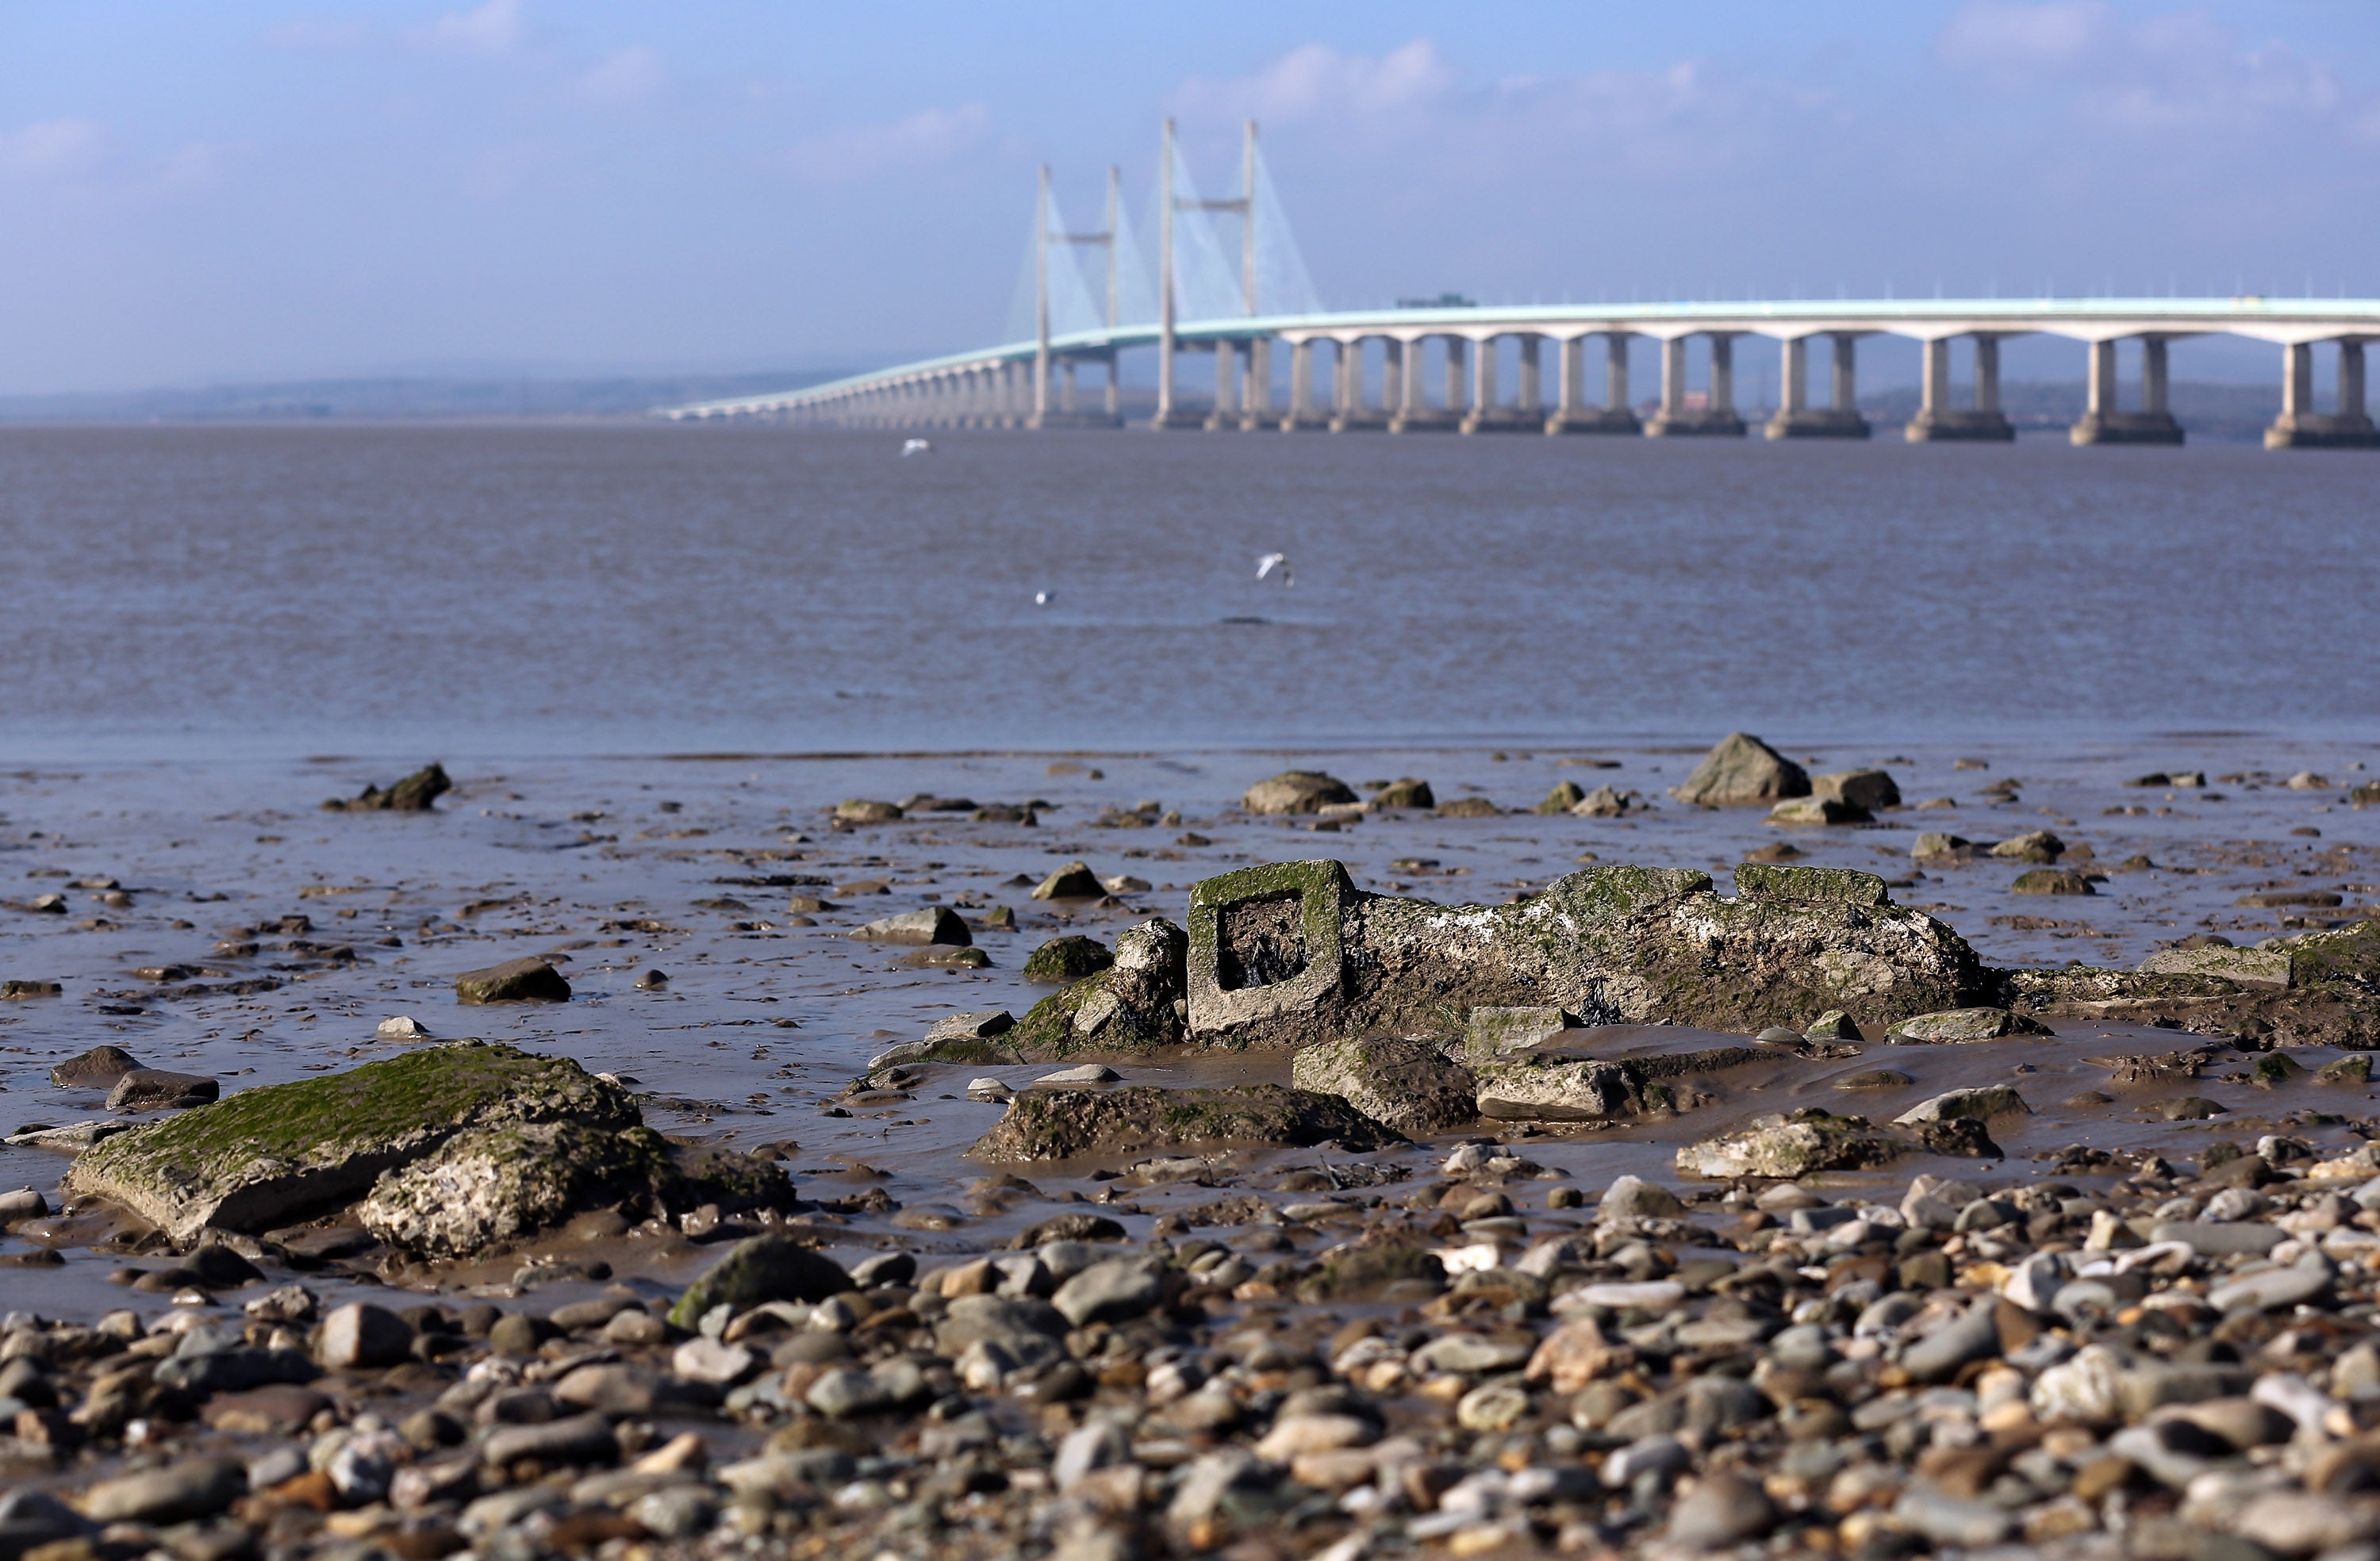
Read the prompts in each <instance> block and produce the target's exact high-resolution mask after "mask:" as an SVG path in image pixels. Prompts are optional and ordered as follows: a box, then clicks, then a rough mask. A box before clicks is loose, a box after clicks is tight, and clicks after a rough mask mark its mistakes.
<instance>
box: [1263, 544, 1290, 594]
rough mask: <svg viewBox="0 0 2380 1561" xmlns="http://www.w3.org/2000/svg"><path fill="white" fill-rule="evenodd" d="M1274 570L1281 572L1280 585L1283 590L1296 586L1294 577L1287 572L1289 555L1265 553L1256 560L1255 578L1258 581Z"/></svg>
mask: <svg viewBox="0 0 2380 1561" xmlns="http://www.w3.org/2000/svg"><path fill="white" fill-rule="evenodd" d="M1276 569H1278V570H1280V571H1281V588H1282V589H1283V590H1287V589H1288V588H1289V587H1293V586H1294V585H1296V584H1297V578H1296V576H1294V575H1292V574H1290V572H1289V555H1288V554H1287V553H1267V554H1265V555H1264V557H1262V558H1260V559H1258V560H1257V579H1259V580H1261V579H1263V578H1264V577H1265V576H1266V575H1269V574H1271V573H1272V572H1273V571H1274V570H1276Z"/></svg>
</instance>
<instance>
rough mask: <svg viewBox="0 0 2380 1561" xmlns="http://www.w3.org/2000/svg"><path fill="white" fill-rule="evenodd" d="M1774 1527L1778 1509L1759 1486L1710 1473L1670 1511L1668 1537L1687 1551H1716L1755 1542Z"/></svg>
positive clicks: (1696, 1483)
mask: <svg viewBox="0 0 2380 1561" xmlns="http://www.w3.org/2000/svg"><path fill="white" fill-rule="evenodd" d="M1776 1525H1777V1508H1776V1507H1775V1505H1774V1504H1773V1503H1771V1502H1770V1501H1769V1499H1768V1496H1767V1493H1766V1492H1764V1491H1762V1490H1761V1488H1760V1487H1759V1486H1758V1485H1755V1484H1754V1483H1753V1482H1751V1481H1749V1480H1745V1479H1743V1478H1741V1477H1739V1476H1737V1475H1733V1474H1709V1475H1706V1476H1704V1477H1703V1478H1702V1479H1700V1480H1698V1481H1696V1482H1694V1489H1693V1490H1691V1491H1689V1492H1687V1493H1686V1494H1684V1495H1683V1496H1682V1497H1681V1498H1680V1499H1679V1501H1678V1503H1677V1505H1676V1506H1675V1507H1672V1508H1671V1509H1670V1529H1669V1537H1670V1543H1673V1544H1679V1545H1683V1546H1685V1547H1687V1548H1688V1549H1690V1550H1718V1549H1722V1548H1724V1547H1726V1546H1729V1545H1733V1544H1741V1543H1743V1542H1744V1541H1746V1540H1754V1539H1758V1538H1759V1537H1760V1536H1761V1535H1763V1534H1766V1533H1767V1531H1769V1530H1770V1529H1772V1528H1774V1527H1776Z"/></svg>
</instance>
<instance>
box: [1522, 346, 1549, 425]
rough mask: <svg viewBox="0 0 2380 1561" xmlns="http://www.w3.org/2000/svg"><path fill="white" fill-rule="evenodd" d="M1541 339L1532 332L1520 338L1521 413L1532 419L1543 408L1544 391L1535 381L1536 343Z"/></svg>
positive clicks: (1536, 366)
mask: <svg viewBox="0 0 2380 1561" xmlns="http://www.w3.org/2000/svg"><path fill="white" fill-rule="evenodd" d="M1543 340H1544V338H1543V337H1540V336H1538V335H1537V334H1536V333H1534V332H1532V333H1529V334H1527V335H1524V336H1523V337H1522V338H1521V414H1522V416H1524V417H1529V418H1532V419H1534V418H1535V417H1536V415H1537V414H1538V413H1539V412H1542V411H1544V410H1545V393H1544V390H1543V388H1542V387H1541V386H1540V385H1539V384H1538V382H1537V368H1538V364H1537V351H1538V344H1539V343H1540V342H1541V341H1543Z"/></svg>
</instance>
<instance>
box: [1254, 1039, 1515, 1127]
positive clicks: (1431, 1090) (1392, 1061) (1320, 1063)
mask: <svg viewBox="0 0 2380 1561" xmlns="http://www.w3.org/2000/svg"><path fill="white" fill-rule="evenodd" d="M1290 1080H1291V1082H1292V1083H1294V1084H1296V1085H1297V1087H1298V1088H1299V1089H1306V1090H1318V1091H1320V1092H1321V1093H1322V1094H1324V1095H1337V1096H1339V1098H1341V1099H1342V1100H1344V1101H1345V1102H1346V1103H1347V1104H1348V1105H1350V1106H1353V1107H1354V1108H1355V1109H1356V1110H1358V1111H1361V1112H1362V1113H1363V1114H1364V1115H1366V1117H1369V1118H1371V1119H1373V1120H1374V1121H1376V1122H1384V1123H1386V1124H1387V1125H1388V1126H1390V1127H1392V1128H1394V1129H1396V1130H1397V1131H1399V1132H1403V1133H1433V1132H1446V1131H1451V1130H1452V1129H1455V1128H1459V1127H1464V1126H1467V1125H1469V1123H1470V1122H1471V1121H1472V1119H1474V1118H1475V1117H1476V1116H1478V1114H1479V1112H1478V1107H1477V1106H1476V1104H1475V1093H1476V1088H1477V1085H1476V1082H1475V1080H1474V1078H1473V1077H1472V1073H1471V1070H1469V1069H1468V1068H1465V1067H1463V1065H1462V1064H1461V1063H1459V1062H1452V1061H1450V1060H1448V1059H1447V1058H1446V1057H1445V1055H1444V1054H1443V1053H1441V1052H1439V1049H1438V1048H1437V1047H1433V1046H1431V1045H1430V1044H1429V1043H1428V1042H1427V1041H1420V1040H1415V1039H1413V1038H1411V1037H1410V1036H1404V1035H1346V1036H1342V1037H1341V1038H1339V1039H1337V1040H1332V1041H1325V1042H1323V1043H1322V1044H1321V1045H1319V1046H1311V1047H1305V1048H1304V1049H1302V1050H1300V1051H1299V1052H1298V1053H1297V1055H1296V1056H1295V1057H1293V1059H1290Z"/></svg>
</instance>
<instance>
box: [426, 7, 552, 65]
mask: <svg viewBox="0 0 2380 1561" xmlns="http://www.w3.org/2000/svg"><path fill="white" fill-rule="evenodd" d="M527 13H528V0H481V3H480V5H478V6H473V7H472V8H471V9H469V10H468V11H452V12H449V13H448V14H446V15H445V16H443V17H440V18H438V19H437V20H435V21H433V22H431V24H430V25H429V26H427V27H425V28H423V29H421V30H419V32H418V33H417V34H416V36H417V37H418V38H419V39H420V41H421V42H424V43H428V44H430V45H431V47H433V48H440V49H459V50H461V51H463V52H465V53H467V54H510V53H511V52H512V51H513V50H514V49H515V48H517V47H518V46H519V44H520V42H521V38H522V36H523V34H524V33H526V32H527V30H528V15H527Z"/></svg>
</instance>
